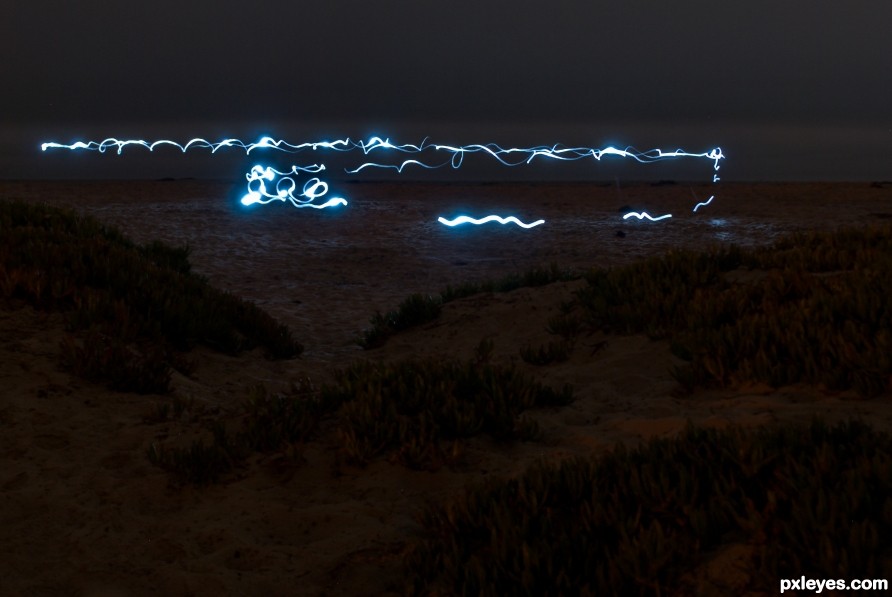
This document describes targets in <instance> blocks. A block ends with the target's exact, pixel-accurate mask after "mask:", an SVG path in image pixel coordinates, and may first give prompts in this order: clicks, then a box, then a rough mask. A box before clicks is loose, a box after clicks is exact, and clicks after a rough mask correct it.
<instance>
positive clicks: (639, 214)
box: [623, 211, 672, 222]
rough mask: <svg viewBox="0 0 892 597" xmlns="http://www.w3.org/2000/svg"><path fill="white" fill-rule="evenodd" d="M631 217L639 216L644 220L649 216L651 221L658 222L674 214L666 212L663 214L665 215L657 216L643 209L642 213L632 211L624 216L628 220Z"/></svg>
mask: <svg viewBox="0 0 892 597" xmlns="http://www.w3.org/2000/svg"><path fill="white" fill-rule="evenodd" d="M631 217H635V218H638V219H639V220H643V219H644V218H647V219H648V220H650V221H651V222H657V221H659V220H665V219H666V218H671V217H672V214H666V215H663V216H657V217H656V218H655V217H653V216H651V215H650V214H649V213H647V212H646V211H642V212H641V213H638V212H637V211H631V212H629V213H627V214H626V215H624V216H623V219H624V220H628V219H629V218H631Z"/></svg>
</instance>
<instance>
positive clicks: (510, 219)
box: [437, 216, 545, 228]
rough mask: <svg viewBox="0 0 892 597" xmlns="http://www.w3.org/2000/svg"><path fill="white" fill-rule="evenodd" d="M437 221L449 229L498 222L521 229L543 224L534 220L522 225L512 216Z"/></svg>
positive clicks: (541, 221)
mask: <svg viewBox="0 0 892 597" xmlns="http://www.w3.org/2000/svg"><path fill="white" fill-rule="evenodd" d="M437 221H438V222H440V223H441V224H445V225H446V226H449V227H453V226H460V225H461V224H474V225H476V226H479V225H480V224H486V223H487V222H498V223H499V224H509V223H510V224H517V225H518V226H520V227H521V228H534V227H536V226H538V225H540V224H544V223H545V220H536V221H535V222H530V223H529V224H524V223H523V222H521V221H520V220H518V219H517V218H515V217H514V216H508V217H507V218H503V217H501V216H486V217H485V218H480V219H479V220H477V219H474V218H472V217H470V216H458V217H457V218H453V219H451V220H447V219H446V218H442V217H441V218H437Z"/></svg>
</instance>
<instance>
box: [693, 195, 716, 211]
mask: <svg viewBox="0 0 892 597" xmlns="http://www.w3.org/2000/svg"><path fill="white" fill-rule="evenodd" d="M713 199H715V195H713V196H712V197H710V198H709V199H707V200H706V201H702V202H700V203H698V204H697V205H695V206H694V211H697V210H698V209H700V208H701V207H706V206H707V205H709V204H710V203H712V200H713Z"/></svg>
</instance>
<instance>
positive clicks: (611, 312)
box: [577, 224, 892, 397]
mask: <svg viewBox="0 0 892 597" xmlns="http://www.w3.org/2000/svg"><path fill="white" fill-rule="evenodd" d="M738 268H745V269H748V270H754V269H755V270H760V271H761V272H762V275H760V276H754V278H753V280H751V281H749V282H746V283H735V282H733V281H730V280H729V279H728V274H729V272H731V271H733V270H736V269H738ZM586 281H587V282H588V284H587V286H586V287H585V288H583V289H581V290H580V291H578V293H577V300H578V303H579V304H580V305H581V306H582V307H583V309H584V311H585V313H586V316H587V320H588V325H589V326H590V327H592V328H595V329H602V330H605V331H608V332H619V333H637V332H645V333H647V334H648V335H649V336H650V337H651V338H655V339H658V338H669V339H670V340H671V342H672V349H673V352H674V353H675V355H676V356H678V357H679V358H681V359H683V360H685V361H688V364H686V365H684V366H682V367H679V368H678V369H676V370H675V371H674V375H675V377H676V379H677V380H678V381H679V382H680V383H681V385H682V386H683V387H685V388H686V389H689V390H690V389H693V388H694V387H696V386H700V385H706V384H710V383H717V384H728V383H734V382H736V381H743V380H755V381H761V382H765V383H768V384H771V385H773V386H775V387H777V386H781V385H784V384H790V383H796V382H807V383H813V384H822V385H824V386H825V387H827V388H829V389H831V390H847V389H854V390H856V391H857V392H858V393H859V394H860V395H862V396H868V397H869V396H876V395H879V394H882V393H883V392H886V391H889V390H890V380H892V356H890V355H892V309H889V307H888V301H887V300H886V297H888V296H890V293H892V226H889V225H888V224H887V225H885V226H882V227H877V228H866V229H852V230H840V231H837V232H835V233H814V232H812V233H800V234H796V235H792V236H791V237H789V238H786V239H782V240H780V241H778V242H777V243H775V245H773V246H771V247H766V248H761V249H754V250H748V251H745V250H743V249H741V248H738V247H734V246H731V247H716V248H712V249H709V250H706V251H702V252H693V251H670V252H669V253H667V254H666V255H663V256H661V257H655V258H652V259H648V260H645V261H643V262H640V263H637V264H634V265H630V266H624V267H619V268H612V269H599V270H594V271H592V272H590V273H589V274H587V275H586Z"/></svg>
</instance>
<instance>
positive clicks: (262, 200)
mask: <svg viewBox="0 0 892 597" xmlns="http://www.w3.org/2000/svg"><path fill="white" fill-rule="evenodd" d="M127 147H141V148H143V149H147V150H149V151H154V150H155V149H156V148H159V147H172V148H175V149H179V150H180V151H181V152H183V153H186V152H187V151H190V150H192V149H204V150H210V152H211V153H216V152H217V151H218V150H220V149H226V148H235V149H241V150H243V151H245V153H246V154H251V152H253V151H255V150H271V151H281V152H285V153H299V152H302V151H319V150H329V151H337V152H350V151H359V152H361V153H362V154H363V155H365V156H369V155H371V154H373V153H374V154H376V155H377V154H378V153H382V152H389V153H390V154H395V155H396V156H400V155H406V154H412V155H416V154H425V155H426V156H429V157H425V158H424V159H421V156H419V157H418V158H415V157H413V158H398V159H397V160H390V161H365V162H363V163H361V164H359V165H357V166H355V167H352V168H345V169H344V170H345V172H347V173H348V174H358V173H360V172H362V171H363V170H366V169H390V170H394V171H396V172H397V173H402V172H403V171H404V170H405V169H406V168H409V167H415V166H418V167H420V168H424V169H436V168H444V167H451V168H453V169H458V168H460V167H461V166H462V164H463V163H464V159H465V156H466V155H469V154H481V155H483V156H488V157H490V158H492V159H494V160H496V161H497V162H498V163H499V164H501V165H503V166H508V167H516V166H522V165H526V164H530V163H532V162H533V161H534V160H537V159H538V160H554V161H578V160H582V159H593V160H596V161H601V160H602V159H603V158H605V157H617V158H623V159H631V160H635V161H637V162H639V163H642V164H650V163H653V162H658V161H661V160H667V159H678V158H700V159H706V160H709V161H710V162H712V167H713V170H714V174H713V178H712V181H713V182H714V183H715V182H718V181H719V180H720V178H719V176H718V171H719V168H720V167H721V166H720V162H721V160H723V159H724V158H725V155H724V154H723V153H722V150H721V148H719V147H716V148H715V149H711V150H709V151H704V152H694V153H692V152H688V151H685V150H683V149H675V150H671V151H665V150H662V149H651V150H648V151H638V150H637V149H635V148H634V147H626V148H624V149H619V148H616V147H612V146H610V147H605V148H600V149H599V148H594V147H566V146H563V145H550V146H549V145H540V146H535V147H508V148H506V147H502V146H500V145H497V144H495V143H475V144H471V145H461V146H458V145H443V144H437V143H429V142H428V140H427V139H424V140H423V141H422V142H421V143H419V144H412V143H406V144H398V143H393V142H392V141H391V140H390V139H389V138H382V137H377V136H375V137H370V138H369V139H368V140H366V141H362V140H361V141H353V140H351V139H350V138H345V139H337V140H334V141H315V142H306V143H289V142H287V141H284V140H282V139H274V138H272V137H269V136H265V137H261V138H260V139H259V140H257V141H255V142H245V141H242V140H240V139H224V140H222V141H218V142H211V141H208V140H207V139H202V138H194V139H191V140H189V141H188V142H186V143H179V142H176V141H172V140H169V139H161V140H157V141H145V140H142V139H125V140H120V139H115V138H107V139H104V140H102V141H77V142H75V143H70V144H65V143H57V142H48V143H43V144H42V145H41V149H42V150H43V151H47V150H48V149H68V150H84V151H96V152H99V153H105V152H107V151H110V150H114V151H115V152H116V153H117V154H119V155H120V154H121V153H123V151H124V149H125V148H127ZM436 153H439V154H445V157H444V158H440V159H434V158H433V157H430V154H436ZM323 170H325V166H324V165H322V164H318V165H313V166H305V167H300V166H292V168H291V170H290V171H284V172H282V171H278V170H274V169H272V168H269V167H263V166H254V167H253V168H252V169H251V171H250V172H249V173H248V174H247V175H246V178H247V180H248V191H247V193H246V194H245V195H244V196H243V197H242V199H241V203H242V204H243V205H245V206H248V205H254V204H266V203H270V202H272V201H290V202H291V204H292V205H294V206H295V207H312V208H315V209H323V208H326V207H332V206H335V205H347V201H346V200H345V199H343V198H341V197H335V198H331V199H328V200H327V201H324V202H322V203H319V202H317V201H316V200H317V199H319V198H320V197H322V196H323V195H325V194H326V193H327V192H328V184H327V183H325V182H323V181H322V180H321V179H319V178H315V177H314V178H310V179H309V180H307V181H306V182H305V183H304V185H303V186H302V187H301V189H300V191H298V190H297V189H298V185H297V183H296V182H295V180H294V177H295V176H297V175H298V174H301V173H310V174H318V173H320V172H322V171H323ZM277 177H278V181H277V182H276V183H275V185H274V186H273V187H272V190H271V189H270V187H269V186H268V185H267V183H272V181H273V180H275V179H276V178H277ZM714 198H715V196H711V197H710V198H709V199H708V200H707V201H704V202H698V203H697V204H696V205H695V206H694V209H693V211H694V212H696V211H697V210H698V209H700V208H701V207H705V206H707V205H709V204H710V203H712V201H713V199H714ZM630 217H636V218H638V219H639V220H643V219H647V220H649V221H652V222H657V221H660V220H664V219H667V218H671V217H672V214H665V215H661V216H658V217H653V216H651V215H650V214H648V213H647V212H641V213H638V212H631V213H627V214H625V215H624V216H623V219H624V220H627V219H629V218H630ZM439 221H440V222H441V223H443V224H445V225H447V226H456V225H458V224H465V223H471V224H482V223H486V222H491V221H498V222H500V223H502V224H505V223H513V224H516V225H518V226H520V227H523V228H532V227H533V226H538V225H540V224H542V223H543V220H537V221H536V222H533V223H531V224H523V223H522V222H520V221H519V220H517V219H516V218H514V217H513V216H512V217H509V218H501V217H500V216H487V217H485V218H482V219H480V220H475V219H473V218H470V217H469V216H459V217H458V218H455V219H453V220H446V219H445V218H440V219H439Z"/></svg>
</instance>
